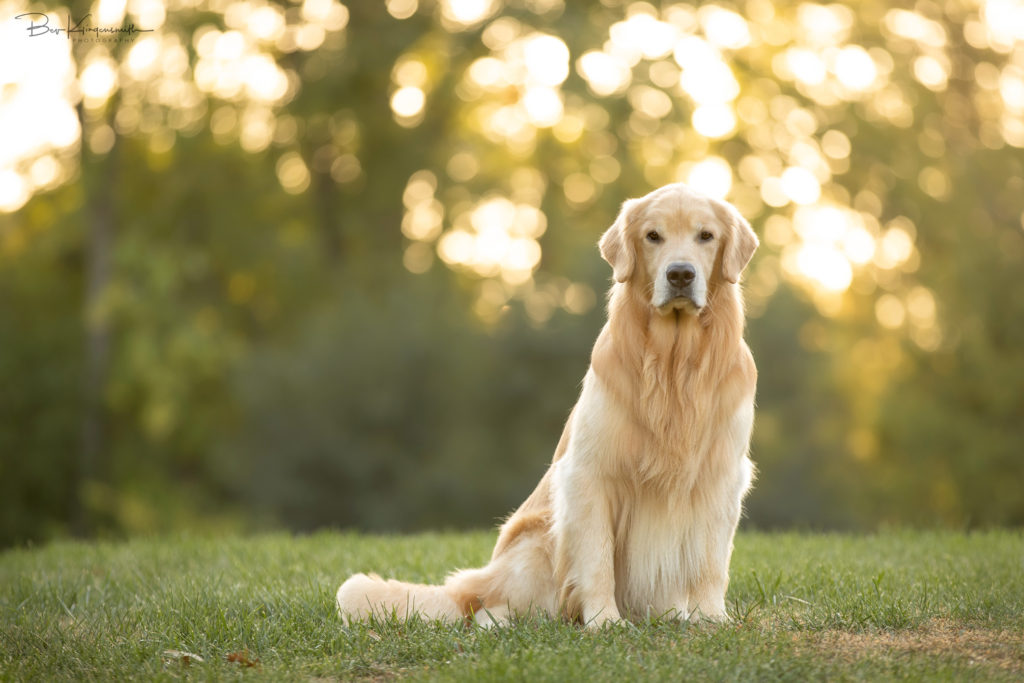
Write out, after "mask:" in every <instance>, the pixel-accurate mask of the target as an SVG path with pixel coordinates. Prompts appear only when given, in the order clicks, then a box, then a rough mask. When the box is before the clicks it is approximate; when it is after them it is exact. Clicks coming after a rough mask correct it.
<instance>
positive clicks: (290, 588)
mask: <svg viewBox="0 0 1024 683" xmlns="http://www.w3.org/2000/svg"><path fill="white" fill-rule="evenodd" d="M493 540H494V534H491V533H473V534H429V535H420V536H410V537H379V536H374V537H371V536H358V535H353V534H335V533H320V534H316V535H313V536H306V537H299V538H295V537H291V536H287V535H268V536H258V537H254V538H202V537H199V538H197V537H188V536H183V537H174V538H156V539H139V540H132V541H128V542H116V543H108V542H103V543H74V542H61V543H54V544H52V545H48V546H45V547H42V548H33V549H27V550H9V551H6V552H4V553H3V554H2V555H0V679H4V680H47V681H50V680H62V679H74V680H127V679H136V680H152V679H157V680H159V679H178V678H199V679H231V678H246V679H269V680H310V679H328V680H333V679H342V680H348V679H376V680H380V679H385V678H391V677H408V678H411V679H431V680H435V679H441V680H473V681H476V680H530V681H534V680H549V681H563V680H586V681H588V682H590V681H625V680H741V681H751V680H756V681H761V680H792V681H805V680H830V681H831V680H870V681H875V680H893V679H912V680H929V681H931V680H964V679H971V680H975V679H977V680H1020V679H1021V678H1022V677H1024V635H1022V634H1024V535H1022V534H1021V532H1012V531H993V532H985V533H975V534H969V535H965V534H957V533H919V532H909V531H906V532H904V531H892V532H886V533H882V534H878V535H870V536H847V535H815V534H761V533H743V534H741V535H740V536H739V537H738V538H737V541H736V552H735V554H734V556H733V565H732V566H733V571H732V584H731V586H730V589H729V603H730V611H731V613H732V614H733V616H734V618H735V621H734V622H733V623H731V624H727V625H723V626H693V625H686V624H678V623H674V622H652V623H643V624H636V625H624V626H616V627H612V628H608V629H606V630H604V631H601V632H598V633H587V632H584V631H581V630H580V629H579V628H577V627H576V626H573V625H571V624H567V623H563V622H560V621H557V620H546V619H538V620H529V621H523V622H520V623H517V624H514V625H512V626H509V627H505V628H498V629H494V630H479V629H467V628H464V627H461V626H459V627H454V626H444V625H439V624H434V623H425V622H421V621H417V620H413V621H411V622H401V621H396V620H393V619H391V620H385V621H382V622H374V623H371V624H364V625H358V626H355V627H352V628H346V627H344V626H343V625H342V623H341V622H340V620H339V619H338V617H337V615H336V614H335V612H334V604H333V602H334V592H335V590H336V589H337V587H338V585H339V583H340V582H341V581H342V580H343V579H344V578H345V577H346V576H348V575H349V574H350V573H351V572H353V571H359V570H376V571H379V572H380V573H382V574H385V575H392V576H396V577H400V578H403V579H408V580H414V581H438V580H440V579H442V578H443V576H444V575H445V574H446V573H447V571H448V570H450V569H451V568H453V567H456V566H460V567H465V566H475V565H480V564H482V563H483V562H485V561H486V558H487V557H488V555H489V553H490V548H491V544H492V543H493ZM168 651H179V652H180V653H191V654H192V655H198V656H199V657H201V658H202V661H201V662H200V661H198V660H196V659H193V658H190V657H189V656H187V655H181V654H179V655H173V654H167V653H168ZM231 660H234V661H231Z"/></svg>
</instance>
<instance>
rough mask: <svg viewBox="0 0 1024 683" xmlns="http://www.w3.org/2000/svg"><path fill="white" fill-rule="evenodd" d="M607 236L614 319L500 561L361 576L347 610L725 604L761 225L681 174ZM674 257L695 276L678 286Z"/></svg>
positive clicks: (579, 614) (748, 410)
mask: <svg viewBox="0 0 1024 683" xmlns="http://www.w3.org/2000/svg"><path fill="white" fill-rule="evenodd" d="M652 233H656V235H655V236H652ZM702 233H703V235H702ZM709 234H710V235H711V238H710V239H707V237H708V235H709ZM655 237H656V238H657V239H655ZM600 247H601V253H602V255H603V256H604V258H605V259H606V260H607V261H608V262H609V263H610V264H611V266H612V268H613V270H614V277H615V280H616V283H615V284H614V285H613V286H612V289H611V293H610V296H609V304H608V322H607V324H606V325H605V327H604V329H603V330H602V332H601V334H600V336H599V337H598V339H597V342H596V344H595V346H594V350H593V354H592V356H591V367H590V370H589V371H588V372H587V375H586V378H585V379H584V382H583V390H582V393H581V394H580V398H579V402H578V403H577V404H576V407H575V408H574V409H573V411H572V414H571V415H570V416H569V420H568V423H567V424H566V426H565V430H564V431H563V433H562V438H561V440H560V441H559V444H558V447H557V449H556V451H555V455H554V459H553V462H552V464H551V467H550V468H549V469H548V471H547V473H546V474H545V475H544V477H543V478H542V479H541V481H540V483H539V484H538V486H537V488H536V489H535V490H534V491H533V493H532V494H531V495H530V497H529V498H527V500H526V502H524V503H523V504H522V506H520V507H519V509H518V510H516V511H515V513H513V514H512V516H511V517H509V519H508V520H507V521H506V522H505V524H504V525H503V526H502V527H501V532H500V534H499V536H498V542H497V544H496V546H495V548H494V552H493V554H492V556H491V561H490V563H489V564H488V565H487V566H485V567H483V568H481V569H468V570H461V571H457V572H455V573H453V574H452V575H451V576H449V578H448V580H447V581H446V582H445V583H444V585H443V586H423V585H414V584H408V583H403V582H400V581H394V580H390V581H385V580H384V579H381V578H380V577H377V576H375V575H369V576H367V575H366V574H356V575H355V576H353V577H351V578H350V579H348V580H347V581H346V582H345V583H344V584H342V586H341V587H340V588H339V589H338V595H337V600H338V609H339V611H340V613H341V614H342V615H343V616H344V617H345V618H347V619H359V618H364V617H366V616H367V615H369V614H370V613H378V614H390V613H391V612H392V611H395V612H397V614H398V615H399V616H407V615H409V614H411V613H412V612H414V611H415V612H418V613H419V614H421V615H422V616H424V617H427V618H432V619H443V620H447V621H454V620H460V619H467V620H468V619H475V621H476V622H477V623H479V624H481V625H490V624H492V623H495V622H502V621H504V620H506V619H508V617H509V616H510V615H512V614H526V613H530V612H536V613H540V614H549V615H564V616H566V617H568V618H570V619H578V620H581V621H582V622H583V623H584V624H586V625H587V626H588V627H592V628H593V627H598V626H600V625H602V624H604V623H606V622H612V621H618V620H620V619H623V618H628V619H641V618H646V617H648V616H653V617H659V616H674V617H676V618H683V619H689V618H705V619H711V620H724V619H727V615H726V608H725V593H726V588H727V586H728V582H729V559H730V556H731V554H732V543H733V534H734V533H735V530H736V526H737V524H738V523H739V518H740V512H741V506H742V501H743V497H744V495H745V493H746V491H747V489H748V488H749V487H750V484H751V481H752V478H753V470H754V468H753V465H752V463H751V462H750V460H749V458H748V457H747V449H748V444H749V441H750V433H751V428H752V426H753V420H754V390H755V384H756V377H757V373H756V369H755V366H754V361H753V358H752V357H751V355H750V351H749V349H748V348H747V345H746V343H745V342H744V341H743V337H742V334H743V304H742V300H741V296H740V290H739V286H738V285H737V281H738V280H739V276H740V273H741V272H742V270H743V268H744V267H745V266H746V264H747V262H748V261H749V260H750V257H751V255H752V254H753V252H754V249H755V248H756V247H757V238H756V236H755V235H754V233H753V231H752V230H751V229H750V226H749V224H748V223H747V222H746V221H745V220H744V219H743V218H741V217H740V216H739V214H738V213H737V212H736V210H735V209H734V208H733V207H731V206H730V205H728V204H725V203H724V202H719V201H716V200H713V199H710V198H707V197H704V196H702V195H700V194H698V193H696V192H694V191H693V190H691V189H690V188H688V187H687V186H685V185H683V184H681V183H677V184H674V185H668V186H666V187H663V188H661V189H659V190H656V191H654V192H652V193H650V194H648V195H647V196H645V197H643V198H641V199H635V200H630V201H628V202H626V204H625V205H624V206H623V209H622V212H621V213H620V215H619V217H618V218H617V220H616V221H615V224H614V225H613V226H612V227H611V228H610V229H609V230H608V231H607V232H606V233H605V234H604V236H603V237H602V238H601V242H600ZM677 263H687V264H690V265H691V266H692V267H693V269H694V282H693V286H692V288H691V289H690V290H688V294H687V296H685V297H675V298H673V296H672V292H673V290H672V288H671V287H670V286H669V285H668V284H667V283H666V282H665V281H664V278H665V277H666V271H667V269H668V267H669V266H671V265H672V264H677Z"/></svg>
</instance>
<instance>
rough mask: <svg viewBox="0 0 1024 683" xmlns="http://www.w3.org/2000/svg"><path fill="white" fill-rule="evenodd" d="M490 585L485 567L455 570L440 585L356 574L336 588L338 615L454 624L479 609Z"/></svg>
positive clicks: (350, 617)
mask: <svg viewBox="0 0 1024 683" xmlns="http://www.w3.org/2000/svg"><path fill="white" fill-rule="evenodd" d="M489 585H490V579H489V572H488V571H487V568H486V567H485V568H483V569H463V570H461V571H457V572H455V573H453V574H452V575H451V576H449V577H448V580H447V581H445V583H444V585H441V586H430V585H425V584H421V583H406V582H404V581H396V580H394V579H387V580H385V579H382V578H381V577H379V576H377V575H376V574H355V575H353V576H351V577H349V579H348V580H347V581H345V583H343V584H341V587H340V588H338V596H337V598H338V613H339V614H341V616H342V617H344V618H345V619H346V620H347V621H349V622H352V621H359V620H362V619H366V618H367V617H369V616H370V615H376V616H382V617H386V616H389V615H391V614H392V613H394V614H396V615H397V616H398V617H400V618H403V619H407V618H409V617H411V616H412V615H413V614H418V615H420V616H421V617H423V618H425V619H432V620H433V619H436V620H441V621H447V622H457V621H462V620H465V619H470V618H472V617H473V614H474V613H475V612H476V611H477V610H479V609H480V607H481V604H482V602H481V601H482V599H483V597H484V596H485V595H487V593H488V591H489Z"/></svg>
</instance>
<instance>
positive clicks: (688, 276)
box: [665, 263, 697, 288]
mask: <svg viewBox="0 0 1024 683" xmlns="http://www.w3.org/2000/svg"><path fill="white" fill-rule="evenodd" d="M665 277H666V278H668V283H669V284H670V285H672V286H673V287H679V288H682V287H687V286H689V285H690V283H692V282H693V279H694V278H695V277H697V269H696V268H694V267H693V266H691V265H690V264H689V263H673V264H672V265H671V266H669V267H668V271H666V272H665Z"/></svg>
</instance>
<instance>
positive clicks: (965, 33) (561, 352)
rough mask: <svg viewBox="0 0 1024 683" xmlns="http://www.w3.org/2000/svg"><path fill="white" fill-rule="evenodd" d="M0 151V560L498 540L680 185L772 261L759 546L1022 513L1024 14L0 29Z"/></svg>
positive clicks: (473, 17)
mask: <svg viewBox="0 0 1024 683" xmlns="http://www.w3.org/2000/svg"><path fill="white" fill-rule="evenodd" d="M27 13H33V14H27ZM86 15H89V16H88V18H85V17H86ZM69 21H70V22H71V24H72V25H79V27H82V26H84V27H85V28H86V29H88V28H90V27H92V28H97V27H99V28H119V27H121V28H123V27H128V26H134V27H135V28H136V29H138V32H131V33H126V32H121V33H101V32H97V31H91V32H90V31H88V30H86V31H85V32H82V33H72V34H69V33H67V32H66V28H67V27H68V25H69ZM43 24H45V25H46V28H47V29H50V30H43V29H40V28H39V26H42V25H43ZM52 29H65V30H64V31H57V32H54V31H52ZM0 141H2V143H0V387H2V389H0V458H2V459H0V498H2V500H3V502H2V503H0V506H2V518H0V541H2V542H4V543H12V542H21V541H25V540H28V539H46V538H50V537H53V536H57V535H63V534H67V533H72V532H77V533H106V532H127V533H133V532H147V531H160V530H169V529H175V528H182V527H210V526H216V527H225V528H254V527H261V526H268V525H269V526H278V525H284V526H287V527H289V528H295V529H311V528H317V527H322V526H335V527H358V528H367V529H378V530H379V529H387V530H408V529H415V528H422V527H427V526H434V527H437V526H472V527H480V526H487V525H489V524H491V523H492V522H493V521H494V519H496V518H497V517H499V516H500V515H503V514H505V513H507V512H508V511H509V510H511V509H512V508H513V507H514V506H515V505H516V504H517V503H518V502H519V501H520V500H521V499H522V498H523V497H524V496H525V495H526V494H527V493H528V492H529V490H530V488H531V486H532V484H533V483H534V482H535V481H536V479H537V478H538V477H539V476H540V474H541V473H542V472H543V470H544V466H545V464H546V462H547V461H548V459H549V458H550V455H551V452H552V450H553V447H554V445H555V443H556V442H557V439H558V435H559V433H560V429H561V424H562V422H563V421H564V419H565V416H566V415H567V412H568V409H569V408H570V407H571V405H572V403H573V401H574V398H575V394H576V392H577V391H578V382H579V379H580V378H581V377H582V375H583V372H584V370H585V368H586V365H587V361H588V353H589V348H590V345H591V344H592V342H593V339H594V337H595V336H596V334H597V331H598V330H599V328H600V325H601V322H602V319H603V315H604V313H603V305H602V302H603V292H604V290H605V288H606V287H607V284H608V277H609V272H608V267H607V265H606V264H604V263H603V262H602V261H601V260H600V258H599V256H598V254H597V251H596V249H595V247H594V244H595V242H596V240H597V237H598V236H599V235H600V233H601V232H602V231H603V230H604V228H606V227H607V225H609V224H610V222H611V221H612V220H613V218H614V216H615V214H616V212H617V209H618V206H619V205H620V204H621V202H622V201H623V200H624V199H625V198H627V197H630V196H638V195H641V194H644V193H646V192H648V191H649V190H650V189H653V188H654V187H657V186H659V185H662V184H664V183H668V182H673V181H685V182H687V183H689V184H691V185H693V186H694V187H696V188H698V189H700V190H702V191H704V192H706V193H708V194H710V195H712V196H715V197H719V198H723V199H727V200H728V201H730V202H732V203H733V204H735V205H736V206H737V207H738V208H739V210H740V211H741V212H742V213H743V214H744V215H745V216H746V217H748V218H749V219H750V221H751V223H752V224H753V225H754V227H755V229H756V231H757V233H758V235H759V236H760V237H761V242H762V248H761V249H760V250H759V251H758V253H757V254H756V256H755V258H754V261H753V262H752V264H751V266H750V267H749V268H748V270H747V272H746V274H745V296H746V301H747V308H748V314H749V326H748V327H749V329H748V335H747V336H748V339H749V340H750V344H751V346H752V348H753V350H754V353H755V357H756V358H757V360H758V362H759V366H760V368H761V379H760V384H759V396H758V404H759V413H758V422H757V427H756V429H755V436H754V444H753V457H754V459H755V461H756V462H757V463H758V465H759V469H760V478H759V483H758V485H757V488H756V490H755V493H753V494H752V496H751V498H750V499H749V504H748V521H747V523H749V524H752V525H755V526H761V527H773V528H774V527H782V526H797V527H808V528H874V527H877V526H878V525H880V524H890V523H891V524H915V525H946V526H955V527H972V526H986V525H993V524H1007V525H1019V524H1022V523H1024V488H1022V482H1024V2H1021V1H1020V0H947V1H945V2H940V1H938V0H935V1H932V0H920V1H919V2H917V3H915V4H912V5H910V4H907V5H905V6H903V7H901V8H894V7H891V6H889V4H888V3H884V2H875V1H873V0H869V1H867V2H856V3H849V4H839V3H837V4H827V5H820V4H813V3H807V2H788V3H787V2H770V1H769V0H748V1H747V2H736V3H727V2H722V3H717V4H694V5H691V4H686V3H670V2H666V3H661V4H651V3H647V2H620V1H619V0H602V2H600V3H598V2H594V3H565V2H563V1H562V0H509V1H508V2H503V1H501V0H423V1H422V2H421V1H419V0H358V1H355V0H353V1H352V2H348V3H345V4H342V3H339V2H337V1H336V0H299V1H295V2H280V3H279V2H264V1H244V0H242V1H229V0H213V1H209V2H208V1H205V0H172V1H170V2H162V1H161V0H101V1H100V2H97V3H93V4H91V5H90V4H89V3H87V2H70V3H68V4H66V5H61V4H53V3H50V4H39V3H28V2H23V1H21V0H0Z"/></svg>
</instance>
